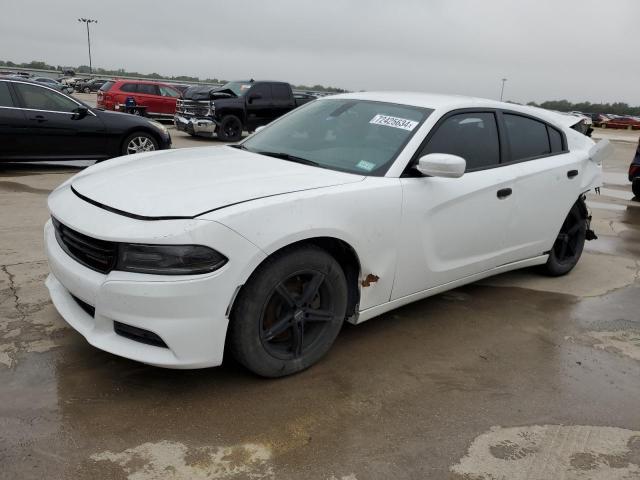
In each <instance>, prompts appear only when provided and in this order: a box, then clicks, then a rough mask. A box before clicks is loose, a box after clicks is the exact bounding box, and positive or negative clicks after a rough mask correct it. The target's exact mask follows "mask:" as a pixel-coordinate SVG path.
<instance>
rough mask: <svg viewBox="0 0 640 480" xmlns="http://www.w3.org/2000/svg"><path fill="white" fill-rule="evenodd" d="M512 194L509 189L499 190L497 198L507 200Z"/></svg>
mask: <svg viewBox="0 0 640 480" xmlns="http://www.w3.org/2000/svg"><path fill="white" fill-rule="evenodd" d="M512 193H513V190H511V189H510V188H501V189H500V190H498V198H499V199H500V200H502V199H504V198H507V197H508V196H509V195H511V194H512Z"/></svg>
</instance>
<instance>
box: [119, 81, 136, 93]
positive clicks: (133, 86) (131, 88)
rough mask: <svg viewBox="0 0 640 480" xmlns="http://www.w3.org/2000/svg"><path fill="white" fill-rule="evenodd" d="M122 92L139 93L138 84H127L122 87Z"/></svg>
mask: <svg viewBox="0 0 640 480" xmlns="http://www.w3.org/2000/svg"><path fill="white" fill-rule="evenodd" d="M120 90H121V91H123V92H128V93H136V92H137V91H138V84H137V83H125V84H124V85H122V86H121V87H120Z"/></svg>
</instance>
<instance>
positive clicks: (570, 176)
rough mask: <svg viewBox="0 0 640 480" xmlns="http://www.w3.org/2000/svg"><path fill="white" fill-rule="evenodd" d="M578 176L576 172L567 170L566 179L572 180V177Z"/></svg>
mask: <svg viewBox="0 0 640 480" xmlns="http://www.w3.org/2000/svg"><path fill="white" fill-rule="evenodd" d="M577 176H578V170H569V171H568V172H567V177H568V178H573V177H577Z"/></svg>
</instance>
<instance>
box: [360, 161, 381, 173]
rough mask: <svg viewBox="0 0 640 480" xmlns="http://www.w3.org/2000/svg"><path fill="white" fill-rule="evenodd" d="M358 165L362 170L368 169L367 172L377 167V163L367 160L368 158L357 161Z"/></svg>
mask: <svg viewBox="0 0 640 480" xmlns="http://www.w3.org/2000/svg"><path fill="white" fill-rule="evenodd" d="M356 167H358V168H360V169H362V170H366V171H367V172H370V171H371V170H373V169H374V168H376V164H375V163H371V162H367V161H366V160H360V161H359V162H358V163H356Z"/></svg>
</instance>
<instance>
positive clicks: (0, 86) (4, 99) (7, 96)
mask: <svg viewBox="0 0 640 480" xmlns="http://www.w3.org/2000/svg"><path fill="white" fill-rule="evenodd" d="M0 107H13V99H12V98H11V92H10V91H9V83H8V82H0Z"/></svg>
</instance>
